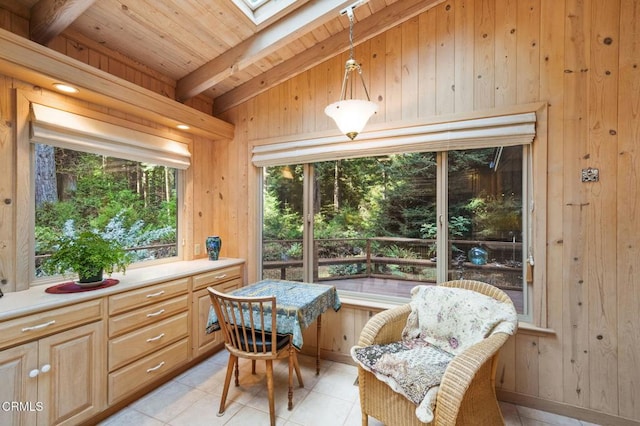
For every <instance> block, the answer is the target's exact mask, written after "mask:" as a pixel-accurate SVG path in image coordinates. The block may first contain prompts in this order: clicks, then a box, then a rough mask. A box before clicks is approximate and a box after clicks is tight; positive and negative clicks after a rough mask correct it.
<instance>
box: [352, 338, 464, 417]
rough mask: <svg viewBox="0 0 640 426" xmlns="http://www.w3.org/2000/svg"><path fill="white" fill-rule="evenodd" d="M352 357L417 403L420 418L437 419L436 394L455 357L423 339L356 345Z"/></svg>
mask: <svg viewBox="0 0 640 426" xmlns="http://www.w3.org/2000/svg"><path fill="white" fill-rule="evenodd" d="M351 356H352V357H353V359H354V360H355V361H356V362H358V364H360V365H361V366H362V368H364V369H365V370H367V371H370V372H371V373H373V374H374V375H375V376H376V378H377V379H378V380H380V381H382V382H384V383H386V384H387V385H389V386H390V387H391V389H393V390H394V392H398V393H399V394H401V395H403V396H404V397H405V398H407V399H409V400H410V401H411V402H413V403H414V404H415V405H416V406H417V408H416V416H417V417H418V418H419V419H420V420H421V421H423V422H425V423H429V422H431V421H432V420H433V410H434V408H435V403H436V395H437V393H438V388H439V385H440V381H441V379H442V376H443V375H444V371H445V370H446V368H447V365H449V362H450V361H451V360H452V359H453V355H452V354H450V353H447V352H445V351H443V350H442V349H440V348H438V347H436V346H433V345H431V344H429V343H427V342H425V341H424V340H422V339H415V340H410V341H402V342H394V343H389V344H386V345H371V346H366V347H357V346H354V347H353V348H352V349H351Z"/></svg>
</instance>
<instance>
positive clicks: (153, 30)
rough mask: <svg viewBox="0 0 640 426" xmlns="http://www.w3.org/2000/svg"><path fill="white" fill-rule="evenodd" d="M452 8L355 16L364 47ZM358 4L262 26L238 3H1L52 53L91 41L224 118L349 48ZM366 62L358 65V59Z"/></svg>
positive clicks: (306, 2)
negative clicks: (69, 43) (59, 46)
mask: <svg viewBox="0 0 640 426" xmlns="http://www.w3.org/2000/svg"><path fill="white" fill-rule="evenodd" d="M442 1H443V0H368V1H366V3H364V4H362V5H360V6H358V7H357V8H356V9H355V10H354V15H355V25H354V42H355V44H358V43H360V42H362V41H365V40H368V39H370V38H372V37H374V36H376V35H378V34H380V33H382V32H384V31H385V30H387V29H388V28H390V27H392V26H395V25H398V24H399V23H401V22H403V21H406V20H408V19H410V18H412V17H414V16H416V15H418V14H419V13H421V12H423V11H425V10H427V9H429V8H431V7H434V6H435V5H436V4H438V3H441V2H442ZM354 2H355V0H348V1H344V0H298V1H297V2H296V4H295V6H294V7H292V8H290V9H291V10H289V11H287V13H280V14H279V15H277V16H275V17H274V18H273V19H271V20H269V21H266V22H264V23H262V24H260V25H259V26H256V25H255V24H254V23H253V22H252V21H251V20H250V19H249V18H248V17H247V16H245V15H244V14H243V13H242V12H241V11H240V10H239V9H238V8H237V6H236V5H235V4H234V3H233V2H232V1H231V0H0V5H1V6H2V7H3V8H5V9H9V10H11V11H12V12H13V13H16V14H18V15H20V16H22V17H24V18H26V19H28V20H29V26H30V28H29V30H30V38H31V39H32V40H33V41H35V42H37V43H40V44H42V45H45V46H46V45H47V43H49V42H50V41H51V40H53V39H54V38H55V37H56V36H57V35H59V34H61V33H65V32H66V33H67V34H70V35H72V34H74V33H76V34H81V35H82V36H83V37H85V38H88V39H91V40H93V41H95V42H96V43H99V44H100V45H102V46H105V47H107V48H109V49H111V50H113V51H116V52H118V53H120V54H122V55H125V56H127V57H129V58H131V59H133V60H135V61H137V62H138V63H140V64H143V65H145V66H147V67H149V68H151V69H153V70H155V71H158V72H160V73H162V74H164V75H165V76H167V77H169V78H171V79H173V80H175V81H176V100H178V101H185V100H187V99H189V98H191V97H194V96H196V95H198V94H200V93H202V94H205V95H207V96H210V97H211V98H213V99H214V112H221V111H224V110H226V109H228V108H230V107H232V106H234V105H237V104H239V103H241V102H243V101H245V100H246V99H248V98H250V97H252V96H255V95H256V94H257V93H260V92H262V91H264V90H266V89H268V88H269V87H271V86H273V85H275V84H278V83H280V82H282V81H284V80H286V79H288V78H290V77H292V76H294V75H296V74H298V73H300V72H303V71H305V70H307V69H309V68H311V67H313V66H315V65H317V64H319V63H321V62H322V61H324V60H326V59H328V58H331V57H333V56H335V55H336V54H338V53H341V52H343V51H345V50H347V49H348V47H349V19H348V18H347V16H345V15H341V14H340V11H341V10H343V9H344V8H346V7H348V6H350V5H352V4H354ZM356 59H357V58H356Z"/></svg>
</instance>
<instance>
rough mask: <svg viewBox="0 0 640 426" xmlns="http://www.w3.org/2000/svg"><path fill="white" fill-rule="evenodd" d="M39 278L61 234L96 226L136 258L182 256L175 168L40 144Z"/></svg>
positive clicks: (37, 179) (36, 149) (37, 205)
mask: <svg viewBox="0 0 640 426" xmlns="http://www.w3.org/2000/svg"><path fill="white" fill-rule="evenodd" d="M33 149H34V154H35V168H34V182H35V191H34V200H33V202H34V205H35V231H34V235H35V244H34V249H35V276H36V277H41V276H44V275H45V274H44V272H43V271H42V270H41V267H40V266H41V264H42V262H43V261H44V260H45V259H46V258H47V257H48V256H49V254H50V253H51V250H54V248H53V247H55V244H56V239H57V238H59V236H60V235H63V234H67V233H71V234H75V233H76V232H78V231H79V230H93V231H95V232H97V233H99V234H102V235H104V236H106V237H108V238H111V239H117V240H118V241H120V243H121V244H123V246H124V248H125V249H127V250H128V251H129V252H130V254H131V256H132V259H133V261H134V262H144V261H149V260H155V259H166V258H171V257H176V256H177V255H178V244H177V225H178V220H177V209H176V206H177V195H178V194H177V185H176V183H177V175H178V171H177V169H175V168H171V167H167V166H159V165H154V164H149V163H143V162H138V161H132V160H124V159H119V158H114V157H108V156H103V155H97V154H92V153H87V152H82V151H76V150H71V149H66V148H60V147H55V146H51V145H46V144H34V147H33Z"/></svg>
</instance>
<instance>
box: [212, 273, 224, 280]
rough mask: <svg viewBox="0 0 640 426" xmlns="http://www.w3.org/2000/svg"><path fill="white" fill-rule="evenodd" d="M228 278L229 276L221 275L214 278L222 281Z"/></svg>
mask: <svg viewBox="0 0 640 426" xmlns="http://www.w3.org/2000/svg"><path fill="white" fill-rule="evenodd" d="M226 277H227V274H221V275H216V276H215V277H213V278H215V279H216V280H221V279H223V278H226Z"/></svg>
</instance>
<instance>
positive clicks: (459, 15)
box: [453, 0, 477, 112]
mask: <svg viewBox="0 0 640 426" xmlns="http://www.w3.org/2000/svg"><path fill="white" fill-rule="evenodd" d="M476 1H477V0H457V1H455V2H453V11H454V12H453V13H454V43H455V49H454V52H455V53H454V63H455V67H454V89H453V94H454V111H455V112H465V111H472V110H473V103H474V102H473V95H474V65H473V62H474V56H475V55H474V50H475V41H474V39H475V34H474V29H475V28H474V12H475V10H474V9H475V2H476Z"/></svg>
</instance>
